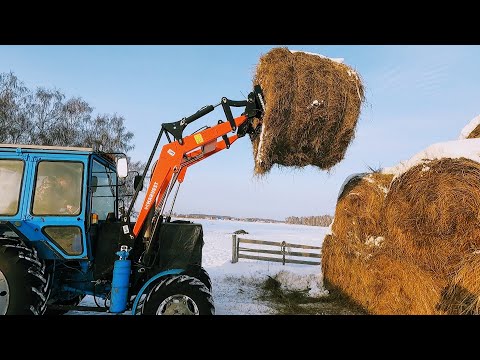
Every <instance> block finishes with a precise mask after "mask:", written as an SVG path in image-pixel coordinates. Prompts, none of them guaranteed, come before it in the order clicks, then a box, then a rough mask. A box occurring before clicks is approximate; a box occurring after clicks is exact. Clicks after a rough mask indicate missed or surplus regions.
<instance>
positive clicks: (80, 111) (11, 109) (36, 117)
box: [0, 72, 144, 204]
mask: <svg viewBox="0 0 480 360" xmlns="http://www.w3.org/2000/svg"><path fill="white" fill-rule="evenodd" d="M133 137H134V135H133V133H132V132H131V131H128V130H127V128H126V126H125V118H124V117H123V116H120V115H117V114H113V115H111V114H102V115H93V108H92V107H91V106H90V105H89V104H88V103H87V102H86V101H85V100H83V99H82V98H80V97H72V98H68V99H67V98H66V96H65V94H63V93H62V92H61V91H60V90H58V89H46V88H43V87H39V88H37V89H35V90H31V89H28V88H27V87H26V86H25V85H24V84H23V83H22V82H21V81H20V80H19V79H18V78H17V77H16V76H15V74H13V73H12V72H10V73H0V142H3V143H13V144H36V145H58V146H83V147H92V148H94V149H95V150H99V151H103V152H119V153H125V154H126V155H127V157H128V152H129V151H130V150H133V148H134V145H133V143H132V141H133ZM129 160H130V165H129V168H130V169H131V170H136V171H139V172H141V171H143V167H144V164H143V163H142V162H140V161H131V159H129ZM126 180H127V181H126V183H125V184H126V187H125V188H124V189H122V190H121V192H120V195H121V196H122V197H124V198H125V202H126V203H127V204H128V202H129V199H130V198H129V197H128V196H127V195H129V194H132V193H133V175H131V176H129V178H127V179H126Z"/></svg>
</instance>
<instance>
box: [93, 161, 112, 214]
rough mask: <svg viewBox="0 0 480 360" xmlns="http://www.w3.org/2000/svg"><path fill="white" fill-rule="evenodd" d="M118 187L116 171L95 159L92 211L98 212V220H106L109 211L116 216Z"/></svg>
mask: <svg viewBox="0 0 480 360" xmlns="http://www.w3.org/2000/svg"><path fill="white" fill-rule="evenodd" d="M116 188H117V175H116V173H115V171H114V170H113V169H111V168H109V167H108V166H106V165H103V164H101V163H100V162H98V161H96V160H94V161H93V167H92V191H93V195H92V212H93V213H96V214H98V220H105V219H106V218H107V216H108V214H109V213H111V214H113V216H116V214H115V200H116V191H117V190H116ZM111 216H112V215H111Z"/></svg>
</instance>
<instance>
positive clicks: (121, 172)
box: [117, 158, 128, 179]
mask: <svg viewBox="0 0 480 360" xmlns="http://www.w3.org/2000/svg"><path fill="white" fill-rule="evenodd" d="M117 175H118V177H119V178H121V179H125V178H126V177H127V175H128V164H127V158H119V159H117Z"/></svg>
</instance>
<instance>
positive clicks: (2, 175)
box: [0, 159, 25, 216]
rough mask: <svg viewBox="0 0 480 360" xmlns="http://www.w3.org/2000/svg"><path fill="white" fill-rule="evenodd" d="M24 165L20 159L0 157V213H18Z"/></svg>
mask: <svg viewBox="0 0 480 360" xmlns="http://www.w3.org/2000/svg"><path fill="white" fill-rule="evenodd" d="M24 166H25V165H24V163H23V161H22V160H7V159H0V189H2V192H1V194H2V196H0V215H7V216H9V215H10V216H11V215H16V214H17V213H18V203H19V200H20V188H21V186H22V177H23V169H24Z"/></svg>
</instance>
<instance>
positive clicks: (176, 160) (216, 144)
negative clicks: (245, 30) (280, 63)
mask: <svg viewBox="0 0 480 360" xmlns="http://www.w3.org/2000/svg"><path fill="white" fill-rule="evenodd" d="M219 105H222V107H223V110H224V111H225V115H226V117H227V120H228V121H225V122H221V121H219V123H218V124H217V125H215V126H213V127H208V128H206V129H204V130H202V131H199V132H196V133H193V134H191V135H188V136H185V137H183V136H182V131H183V129H184V128H185V127H186V125H188V124H189V123H190V122H193V121H195V120H196V119H198V118H199V117H201V116H203V115H205V114H206V113H208V112H210V111H212V110H213V108H214V107H213V106H212V105H210V106H208V107H205V108H202V109H201V110H199V111H198V112H197V113H196V114H194V115H192V116H190V117H189V118H184V119H182V120H181V121H178V122H175V123H169V124H162V131H161V133H160V135H159V138H158V139H157V143H156V145H155V148H154V150H153V151H152V154H151V156H150V159H149V162H151V160H152V156H153V154H154V152H155V149H156V146H157V145H158V143H159V140H160V138H161V136H162V132H165V133H166V136H167V139H168V140H169V143H167V144H165V145H164V146H163V147H162V149H161V152H160V156H159V158H158V161H157V164H156V165H155V168H154V170H153V173H152V176H151V179H150V184H149V186H148V189H147V192H146V196H145V199H144V201H143V204H142V208H141V210H140V213H139V215H138V217H137V221H136V223H135V226H134V228H133V235H134V236H135V237H138V236H139V234H140V233H141V231H142V229H144V226H145V225H146V221H147V219H149V217H148V215H149V214H150V212H151V210H152V207H155V209H156V211H159V213H163V208H164V206H165V205H166V202H167V198H168V196H169V194H170V192H171V190H172V189H173V187H174V185H175V184H176V183H177V182H178V183H182V182H183V180H184V178H185V174H186V171H187V168H188V167H189V166H192V165H193V164H196V163H198V162H200V161H202V160H205V159H206V158H208V157H210V156H212V155H213V154H216V153H218V152H219V151H222V150H224V149H228V148H229V147H230V145H231V144H233V143H234V142H235V141H236V140H238V139H239V138H240V137H242V136H244V135H245V134H247V133H248V134H249V135H250V136H255V134H257V133H258V131H259V129H258V127H257V128H253V125H252V120H253V119H254V118H257V119H261V117H262V116H263V112H264V109H265V105H264V102H263V94H262V90H261V88H260V87H259V86H258V85H257V86H255V89H254V91H252V92H251V93H250V94H249V96H248V100H246V101H232V100H228V99H227V98H222V101H221V103H220V104H218V105H216V106H219ZM216 106H215V107H216ZM230 106H236V107H240V106H245V112H243V113H242V115H241V116H239V117H237V118H235V119H234V118H233V116H232V113H231V110H230ZM236 130H237V133H236V134H234V135H230V136H228V134H229V133H230V132H234V131H236ZM169 134H171V135H173V136H174V138H175V139H176V140H175V141H170V137H169ZM149 162H148V163H147V166H146V169H145V171H144V174H143V177H142V180H143V178H144V177H145V174H146V172H147V170H148V167H149ZM140 190H141V189H136V193H135V195H134V198H133V200H132V204H131V205H130V208H129V210H128V214H129V213H130V212H131V209H132V207H133V203H134V201H135V199H136V196H138V192H139V191H140Z"/></svg>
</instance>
